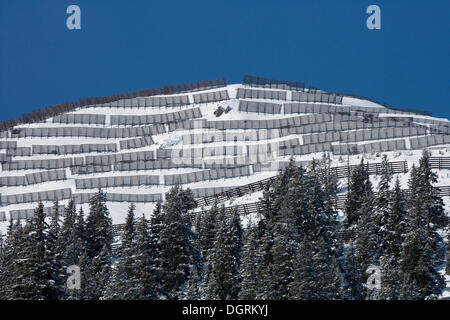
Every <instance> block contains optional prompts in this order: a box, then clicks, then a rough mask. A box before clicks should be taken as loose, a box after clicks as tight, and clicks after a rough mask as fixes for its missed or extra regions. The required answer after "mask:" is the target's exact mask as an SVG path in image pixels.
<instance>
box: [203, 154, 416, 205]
mask: <svg viewBox="0 0 450 320" xmlns="http://www.w3.org/2000/svg"><path fill="white" fill-rule="evenodd" d="M357 167H358V165H351V166H340V167H334V168H331V172H332V173H334V174H336V177H337V178H346V177H348V176H349V175H350V174H351V172H352V171H353V170H355V169H356V168H357ZM389 167H390V169H391V172H392V173H406V172H408V162H407V161H394V162H389ZM366 168H367V170H368V172H369V174H376V175H378V174H380V173H381V171H382V164H381V163H368V164H367V165H366ZM276 179H277V176H275V177H271V178H267V179H264V180H260V181H256V182H253V183H249V184H246V185H243V186H240V187H236V188H233V189H230V190H227V191H223V192H220V193H217V194H214V195H212V196H208V197H203V198H200V199H197V200H196V205H197V207H201V206H210V205H213V204H214V202H223V201H227V200H230V199H232V198H236V197H242V196H244V195H246V194H250V193H253V192H257V191H262V190H264V188H265V186H266V185H267V184H271V183H273V182H274V181H275V180H276Z"/></svg>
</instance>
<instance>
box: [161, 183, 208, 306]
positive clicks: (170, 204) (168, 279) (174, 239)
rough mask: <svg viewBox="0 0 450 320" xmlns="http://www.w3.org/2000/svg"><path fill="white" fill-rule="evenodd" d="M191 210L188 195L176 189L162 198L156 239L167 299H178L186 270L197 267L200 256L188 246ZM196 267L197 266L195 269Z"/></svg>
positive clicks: (184, 191) (190, 235) (181, 293)
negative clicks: (158, 243) (160, 223)
mask: <svg viewBox="0 0 450 320" xmlns="http://www.w3.org/2000/svg"><path fill="white" fill-rule="evenodd" d="M193 207H194V198H193V196H192V192H191V191H190V190H189V189H187V190H183V189H182V188H181V187H180V186H179V185H177V186H175V187H173V188H172V189H171V190H170V191H169V192H168V193H167V194H166V203H165V204H164V205H163V210H164V215H163V217H162V230H161V236H160V237H161V238H160V268H161V270H160V274H161V286H162V289H163V290H164V291H165V292H166V294H167V295H168V296H169V298H172V299H177V298H180V297H182V295H183V291H184V290H185V288H186V284H187V281H188V278H189V272H190V268H191V266H192V265H193V264H198V263H199V258H200V252H199V251H198V249H197V248H195V247H194V245H193V243H192V239H193V232H192V226H191V222H190V217H189V214H188V211H189V210H190V209H192V208H193ZM196 266H197V267H198V265H196Z"/></svg>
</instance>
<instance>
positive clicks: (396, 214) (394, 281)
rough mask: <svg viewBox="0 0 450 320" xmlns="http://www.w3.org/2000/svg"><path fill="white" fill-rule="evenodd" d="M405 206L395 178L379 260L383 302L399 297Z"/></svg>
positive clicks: (380, 294) (398, 182)
mask: <svg viewBox="0 0 450 320" xmlns="http://www.w3.org/2000/svg"><path fill="white" fill-rule="evenodd" d="M405 206H406V203H405V194H404V192H403V191H402V190H401V189H400V181H399V179H398V177H397V180H396V182H395V187H394V189H393V192H392V196H391V197H390V199H389V210H388V211H387V213H386V217H385V227H384V229H383V238H384V239H383V240H384V254H383V257H382V258H381V289H380V292H379V297H380V298H381V299H384V300H397V299H399V296H400V291H401V286H402V279H401V272H400V259H401V252H402V245H403V241H404V233H405V227H406V226H405V219H406V207H405Z"/></svg>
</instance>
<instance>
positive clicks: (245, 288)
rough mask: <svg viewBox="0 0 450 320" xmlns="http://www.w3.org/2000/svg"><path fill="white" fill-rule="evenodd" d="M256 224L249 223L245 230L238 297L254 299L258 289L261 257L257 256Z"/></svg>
mask: <svg viewBox="0 0 450 320" xmlns="http://www.w3.org/2000/svg"><path fill="white" fill-rule="evenodd" d="M258 240H259V239H258V236H257V228H256V226H254V225H252V224H250V225H249V226H247V228H246V230H245V244H244V248H243V259H242V268H241V276H242V289H241V291H240V293H239V299H242V300H254V299H256V297H257V294H258V292H259V290H260V289H261V288H260V286H259V281H258V280H259V277H260V275H261V267H262V264H261V257H260V256H259V251H258V248H259V241H258Z"/></svg>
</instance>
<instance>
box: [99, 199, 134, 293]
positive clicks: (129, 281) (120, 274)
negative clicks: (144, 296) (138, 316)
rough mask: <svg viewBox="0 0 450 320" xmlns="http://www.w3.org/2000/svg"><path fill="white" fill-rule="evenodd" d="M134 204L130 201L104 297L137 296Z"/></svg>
mask: <svg viewBox="0 0 450 320" xmlns="http://www.w3.org/2000/svg"><path fill="white" fill-rule="evenodd" d="M134 211H135V205H134V203H131V204H130V206H129V208H128V214H127V217H126V221H125V230H124V233H123V236H122V243H121V248H120V256H119V258H118V260H117V261H116V263H115V264H114V267H113V269H112V276H111V280H110V281H109V285H108V290H107V291H106V294H105V299H121V300H130V299H136V298H137V292H136V290H137V286H138V283H137V281H136V280H137V279H136V275H137V273H138V272H139V270H138V269H137V268H136V264H135V253H136V243H135V241H136V239H135V220H134Z"/></svg>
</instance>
